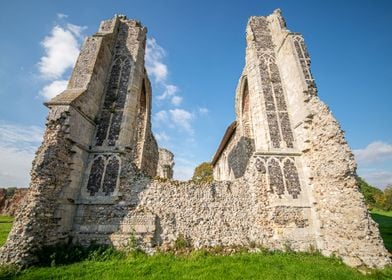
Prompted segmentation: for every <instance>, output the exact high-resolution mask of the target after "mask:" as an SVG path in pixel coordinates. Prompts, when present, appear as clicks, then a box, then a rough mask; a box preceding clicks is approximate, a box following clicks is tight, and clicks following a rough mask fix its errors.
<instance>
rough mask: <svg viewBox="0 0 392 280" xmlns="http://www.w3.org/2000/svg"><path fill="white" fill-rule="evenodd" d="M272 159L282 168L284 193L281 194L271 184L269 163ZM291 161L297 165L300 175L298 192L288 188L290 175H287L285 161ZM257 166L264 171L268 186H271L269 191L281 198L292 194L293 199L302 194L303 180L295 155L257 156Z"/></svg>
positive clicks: (298, 175) (257, 168)
mask: <svg viewBox="0 0 392 280" xmlns="http://www.w3.org/2000/svg"><path fill="white" fill-rule="evenodd" d="M271 161H276V162H277V164H278V166H279V168H280V174H281V175H282V178H281V179H282V182H283V189H284V191H283V193H281V194H277V192H276V191H277V190H275V189H273V188H272V186H271V183H270V182H271V179H270V170H269V163H270V162H271ZM286 161H289V162H291V163H292V164H293V166H294V167H295V170H296V172H297V173H296V175H297V177H298V184H299V186H298V192H293V191H292V189H290V190H289V188H288V182H287V181H288V180H289V179H288V176H286V174H287V170H286V169H285V166H284V164H285V162H286ZM255 165H256V166H255V167H256V170H257V171H259V172H262V174H263V175H265V178H266V183H267V186H268V188H269V192H270V193H272V194H274V195H276V196H277V197H278V198H279V199H282V198H283V197H284V196H286V197H287V196H291V197H292V199H298V198H299V196H301V194H302V190H303V189H302V182H301V179H300V173H299V169H298V167H297V162H296V159H295V157H294V156H264V157H257V158H256V161H255Z"/></svg>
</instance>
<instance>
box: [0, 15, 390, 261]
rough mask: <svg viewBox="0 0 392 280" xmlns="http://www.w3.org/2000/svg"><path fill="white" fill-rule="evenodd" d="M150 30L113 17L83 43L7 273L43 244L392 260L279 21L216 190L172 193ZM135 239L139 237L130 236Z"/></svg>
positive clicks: (8, 249)
mask: <svg viewBox="0 0 392 280" xmlns="http://www.w3.org/2000/svg"><path fill="white" fill-rule="evenodd" d="M145 41H146V30H145V28H143V27H142V26H141V25H140V24H139V23H138V22H136V21H134V20H127V19H126V18H125V17H124V16H116V17H114V18H113V19H111V20H108V21H104V22H102V24H101V26H100V29H99V31H98V33H96V34H95V35H93V36H92V37H89V38H88V39H87V41H86V42H85V44H84V46H83V48H82V51H81V53H80V56H79V58H78V61H77V63H76V66H75V69H74V71H73V74H72V77H71V79H70V81H69V85H68V88H67V90H66V91H64V92H63V93H61V94H60V95H59V96H57V97H55V98H54V99H52V100H51V101H49V102H48V103H47V106H48V107H49V109H50V111H49V116H48V121H47V124H46V126H47V128H46V131H45V135H44V141H43V143H42V145H41V147H40V148H39V149H38V151H37V155H36V158H35V160H34V162H33V168H32V171H31V185H30V188H29V191H28V194H27V198H26V200H25V201H24V205H22V207H21V210H20V211H19V213H18V215H17V217H16V219H15V223H14V226H13V229H12V231H11V233H10V235H9V237H8V240H7V243H6V245H5V246H4V247H2V248H1V249H0V250H1V251H0V253H1V254H0V263H16V264H18V265H28V264H31V263H33V262H34V261H35V259H36V256H37V251H39V250H40V249H41V248H42V247H43V246H46V245H53V244H58V243H68V242H73V243H77V244H83V245H88V244H91V243H100V244H110V245H113V246H115V247H117V248H121V247H123V246H126V245H127V244H129V241H130V240H131V239H134V240H135V241H136V243H137V244H138V246H140V248H142V249H144V250H146V251H149V252H154V251H155V250H156V248H159V247H161V248H163V249H167V248H170V247H173V246H174V245H175V243H176V240H177V239H178V238H184V237H186V238H187V240H188V241H189V242H190V244H192V246H193V247H194V248H203V247H211V246H245V247H246V246H254V244H258V245H261V246H264V247H267V248H270V249H272V250H273V249H280V250H282V249H285V248H286V247H287V246H289V247H290V248H291V249H293V250H296V251H307V250H309V249H318V250H320V252H321V253H323V254H324V255H331V254H335V255H337V256H340V257H341V258H342V259H343V261H344V262H345V263H347V264H348V265H351V266H362V265H366V266H369V267H383V266H385V265H387V264H390V263H391V260H390V257H389V253H388V252H387V250H386V249H385V247H384V245H383V242H382V240H381V238H380V235H379V231H378V228H377V225H376V223H375V222H374V221H373V220H372V219H371V217H370V215H369V213H368V212H367V209H366V205H365V203H364V200H363V197H362V195H361V193H360V192H359V190H358V187H357V185H356V178H355V168H356V165H355V161H354V158H353V155H352V153H351V151H350V149H349V147H348V145H347V142H346V141H345V139H344V135H343V132H342V130H341V129H340V127H339V125H338V123H337V122H336V120H335V119H334V118H333V116H332V114H331V112H330V111H329V110H328V108H327V106H325V105H324V104H323V103H322V102H321V101H320V100H319V98H318V96H317V90H316V86H315V83H314V81H313V78H312V75H311V73H310V59H309V55H308V53H307V51H306V48H305V45H304V41H303V38H302V36H301V35H300V34H298V33H292V32H290V31H289V30H288V29H287V28H286V25H285V22H284V20H283V17H282V16H281V14H280V11H279V10H277V11H275V12H274V13H273V14H272V15H269V16H266V17H251V18H250V19H249V22H248V25H247V29H246V41H247V48H246V64H245V67H244V69H243V73H242V75H241V78H240V80H239V84H238V87H237V91H236V120H235V121H234V122H233V123H232V124H231V125H230V126H229V128H228V129H227V131H226V133H225V135H224V137H223V140H222V142H221V144H220V146H219V148H218V151H217V152H216V154H215V156H214V158H213V162H212V163H213V165H214V177H215V180H216V181H214V182H211V183H202V184H198V183H197V182H194V181H188V182H176V181H171V180H167V179H166V180H161V179H158V178H157V179H153V177H154V176H156V175H158V176H161V177H166V178H169V179H170V178H171V177H172V167H173V165H174V162H173V154H171V153H170V152H169V151H167V150H165V149H159V150H158V147H157V144H156V141H155V139H154V137H153V135H152V133H151V127H150V126H151V125H150V113H151V112H150V108H151V87H150V83H149V81H148V78H147V74H146V71H145V69H144V49H145ZM131 237H132V238H131Z"/></svg>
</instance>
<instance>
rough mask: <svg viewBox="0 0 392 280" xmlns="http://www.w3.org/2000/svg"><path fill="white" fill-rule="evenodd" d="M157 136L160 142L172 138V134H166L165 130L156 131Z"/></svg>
mask: <svg viewBox="0 0 392 280" xmlns="http://www.w3.org/2000/svg"><path fill="white" fill-rule="evenodd" d="M155 138H156V139H157V140H158V141H159V142H167V141H169V140H170V136H168V135H167V134H166V132H164V131H160V132H156V133H155Z"/></svg>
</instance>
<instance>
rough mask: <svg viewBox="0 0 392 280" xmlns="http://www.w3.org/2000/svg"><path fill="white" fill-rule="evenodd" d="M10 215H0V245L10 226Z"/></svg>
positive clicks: (4, 239)
mask: <svg viewBox="0 0 392 280" xmlns="http://www.w3.org/2000/svg"><path fill="white" fill-rule="evenodd" d="M12 220H13V218H12V217H9V216H0V246H3V244H4V243H5V241H6V240H7V236H8V233H9V232H10V230H11V227H12Z"/></svg>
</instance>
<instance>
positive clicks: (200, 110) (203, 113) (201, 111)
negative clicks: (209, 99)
mask: <svg viewBox="0 0 392 280" xmlns="http://www.w3.org/2000/svg"><path fill="white" fill-rule="evenodd" d="M208 112H209V110H208V109H207V108H204V107H200V108H199V114H200V115H201V116H205V115H207V114H208Z"/></svg>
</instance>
